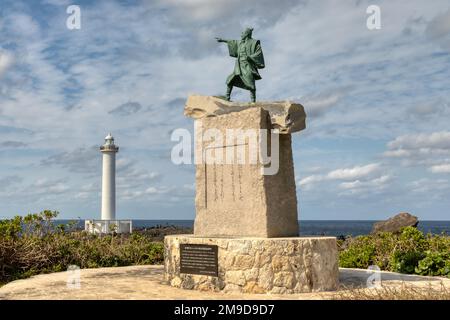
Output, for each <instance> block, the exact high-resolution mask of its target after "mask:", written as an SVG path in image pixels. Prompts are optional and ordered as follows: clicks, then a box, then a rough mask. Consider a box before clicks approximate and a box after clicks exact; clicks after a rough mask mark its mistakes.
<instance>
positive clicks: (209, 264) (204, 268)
mask: <svg viewBox="0 0 450 320" xmlns="http://www.w3.org/2000/svg"><path fill="white" fill-rule="evenodd" d="M217 251H218V249H217V246H214V245H207V244H180V273H190V274H200V275H204V276H213V277H218V276H219V274H218V273H219V264H218V262H217Z"/></svg>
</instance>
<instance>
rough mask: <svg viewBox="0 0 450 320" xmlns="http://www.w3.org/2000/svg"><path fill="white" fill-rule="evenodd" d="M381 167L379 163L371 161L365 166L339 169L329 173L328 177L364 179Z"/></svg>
mask: <svg viewBox="0 0 450 320" xmlns="http://www.w3.org/2000/svg"><path fill="white" fill-rule="evenodd" d="M379 169H380V165H379V164H377V163H371V164H368V165H365V166H356V167H353V168H345V169H337V170H333V171H331V172H329V173H328V175H327V177H328V179H334V180H355V179H364V178H367V177H368V176H370V175H372V174H373V173H375V172H377V171H378V170H379Z"/></svg>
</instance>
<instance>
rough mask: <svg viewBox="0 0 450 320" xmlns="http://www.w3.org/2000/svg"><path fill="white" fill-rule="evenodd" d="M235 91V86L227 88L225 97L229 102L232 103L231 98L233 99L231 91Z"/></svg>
mask: <svg viewBox="0 0 450 320" xmlns="http://www.w3.org/2000/svg"><path fill="white" fill-rule="evenodd" d="M232 90H233V86H227V94H226V95H225V98H226V99H227V100H228V101H231V100H230V97H231V91H232Z"/></svg>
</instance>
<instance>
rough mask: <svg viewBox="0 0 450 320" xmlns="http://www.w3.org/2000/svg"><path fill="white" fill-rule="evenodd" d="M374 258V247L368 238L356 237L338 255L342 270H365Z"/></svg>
mask: <svg viewBox="0 0 450 320" xmlns="http://www.w3.org/2000/svg"><path fill="white" fill-rule="evenodd" d="M374 257H375V246H374V245H373V243H372V242H371V239H370V237H367V236H364V237H358V238H356V239H354V241H353V242H351V243H350V244H349V247H348V248H347V250H344V251H341V252H340V254H339V262H340V266H341V267H344V268H364V269H365V268H367V267H369V266H370V265H371V264H372V262H373V260H374Z"/></svg>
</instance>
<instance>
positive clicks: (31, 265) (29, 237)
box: [0, 210, 164, 283]
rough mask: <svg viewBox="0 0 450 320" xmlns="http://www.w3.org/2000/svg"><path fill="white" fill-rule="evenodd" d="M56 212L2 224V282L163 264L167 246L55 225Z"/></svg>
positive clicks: (145, 238)
mask: <svg viewBox="0 0 450 320" xmlns="http://www.w3.org/2000/svg"><path fill="white" fill-rule="evenodd" d="M57 215H58V212H56V211H49V210H46V211H43V212H40V213H38V214H30V215H27V216H25V217H19V216H18V217H15V218H13V219H10V220H3V221H0V283H2V282H3V283H4V282H7V281H11V280H14V279H20V278H26V277H29V276H32V275H35V274H39V273H47V272H58V271H64V270H67V268H68V266H69V265H77V266H79V267H80V268H97V267H115V266H128V265H139V264H157V263H162V262H163V252H164V248H163V244H162V243H160V242H154V241H153V240H152V238H151V237H148V236H145V235H139V234H134V233H133V234H131V235H125V234H120V235H117V234H112V235H105V236H98V235H93V234H89V233H86V232H84V231H75V229H74V225H75V224H73V223H72V224H68V225H64V226H63V227H61V226H55V225H54V224H53V222H52V219H53V218H55V217H56V216H57Z"/></svg>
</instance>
